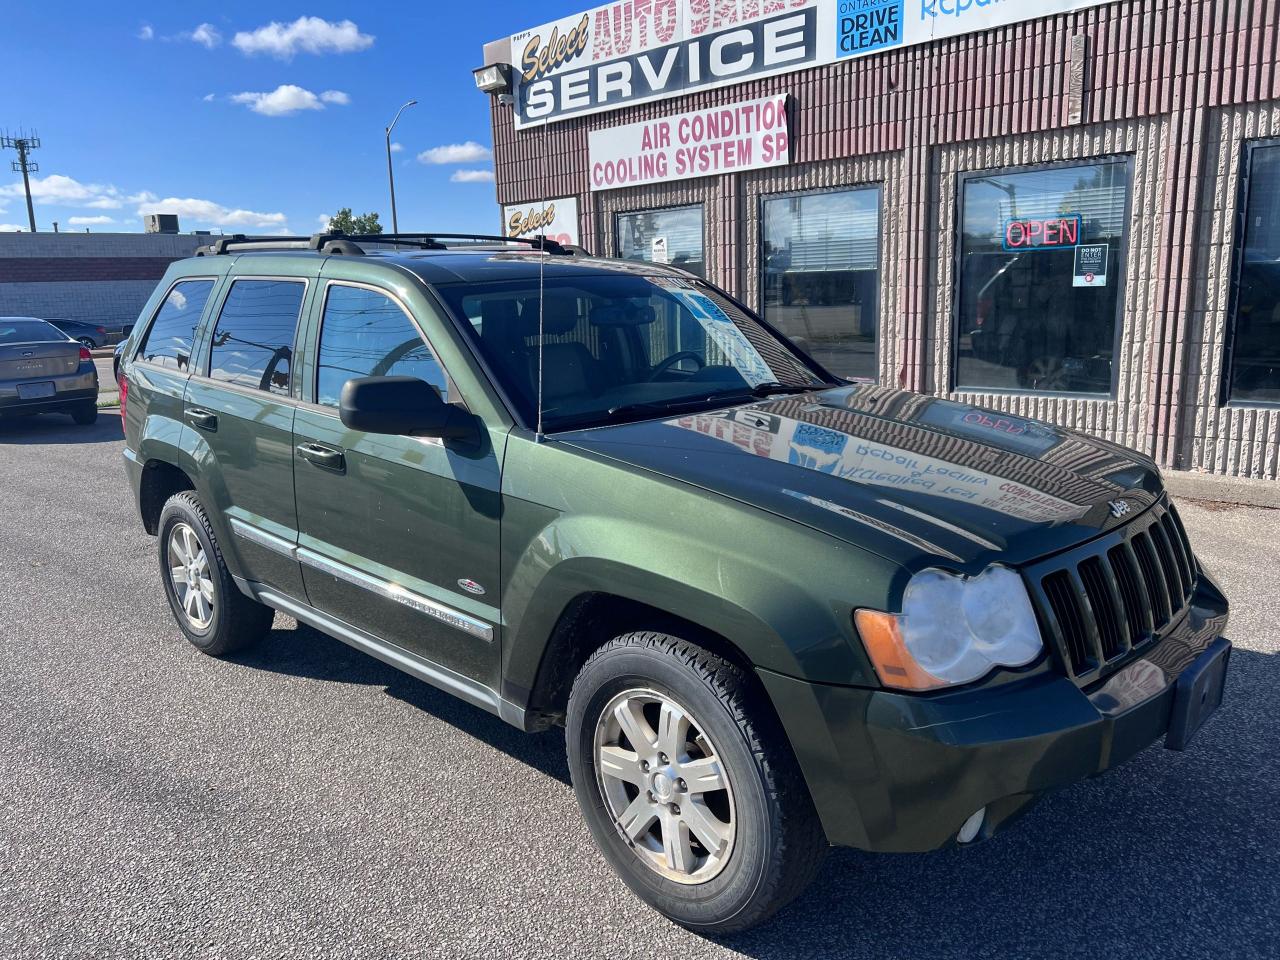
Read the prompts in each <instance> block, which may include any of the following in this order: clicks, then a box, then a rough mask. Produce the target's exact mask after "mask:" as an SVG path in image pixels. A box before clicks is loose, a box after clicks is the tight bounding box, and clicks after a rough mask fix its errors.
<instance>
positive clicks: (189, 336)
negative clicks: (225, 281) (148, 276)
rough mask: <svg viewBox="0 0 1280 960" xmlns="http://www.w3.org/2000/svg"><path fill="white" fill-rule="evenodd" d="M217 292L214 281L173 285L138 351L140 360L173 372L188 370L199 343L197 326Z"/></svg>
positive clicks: (190, 281)
mask: <svg viewBox="0 0 1280 960" xmlns="http://www.w3.org/2000/svg"><path fill="white" fill-rule="evenodd" d="M212 291H213V281H212V280H182V281H180V282H178V283H175V284H174V285H173V289H172V290H170V291H169V295H168V296H167V297H165V298H164V303H162V304H161V305H160V312H159V313H157V314H156V319H155V321H154V322H153V323H152V324H151V329H150V330H148V331H147V338H146V339H145V340H144V341H143V342H142V347H141V348H140V349H139V351H138V359H139V360H146V361H148V362H149V363H155V364H158V365H160V366H162V367H168V368H169V369H171V370H186V369H187V366H188V364H190V362H191V345H192V344H193V343H194V342H195V337H196V324H198V323H199V322H200V315H201V314H202V313H204V305H205V302H206V301H208V299H209V294H210V293H211V292H212Z"/></svg>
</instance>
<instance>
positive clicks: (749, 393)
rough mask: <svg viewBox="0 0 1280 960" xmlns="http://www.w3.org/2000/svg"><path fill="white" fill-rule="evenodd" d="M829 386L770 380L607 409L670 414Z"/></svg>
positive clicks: (616, 413)
mask: <svg viewBox="0 0 1280 960" xmlns="http://www.w3.org/2000/svg"><path fill="white" fill-rule="evenodd" d="M830 386H831V384H829V383H806V384H800V385H792V384H786V383H779V382H778V381H776V380H770V381H769V382H767V383H757V384H756V385H755V386H754V387H748V388H747V389H745V390H743V389H741V388H739V387H735V388H734V389H732V390H723V391H720V392H717V393H709V394H706V395H705V396H701V397H686V398H683V399H675V400H643V401H640V402H638V403H623V404H620V405H618V406H616V407H610V408H609V416H611V417H616V416H618V415H619V414H628V413H664V412H665V413H671V412H675V411H677V410H687V409H689V408H691V407H700V406H703V405H704V404H708V403H715V402H717V401H732V400H740V401H744V402H745V401H749V400H754V399H757V398H759V397H768V396H772V395H773V394H775V393H807V392H809V391H811V390H826V389H828V388H829V387H830Z"/></svg>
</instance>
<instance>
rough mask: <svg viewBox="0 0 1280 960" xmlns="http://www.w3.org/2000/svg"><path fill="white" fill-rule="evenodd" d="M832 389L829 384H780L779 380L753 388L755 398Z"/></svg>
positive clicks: (752, 393) (759, 384)
mask: <svg viewBox="0 0 1280 960" xmlns="http://www.w3.org/2000/svg"><path fill="white" fill-rule="evenodd" d="M830 388H831V384H829V383H798V384H797V383H779V382H778V381H777V380H770V381H768V382H767V383H757V384H756V385H755V386H754V387H752V388H751V395H752V396H753V397H771V396H773V395H774V394H775V393H809V392H811V391H813V390H828V389H830Z"/></svg>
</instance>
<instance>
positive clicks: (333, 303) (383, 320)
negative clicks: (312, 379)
mask: <svg viewBox="0 0 1280 960" xmlns="http://www.w3.org/2000/svg"><path fill="white" fill-rule="evenodd" d="M354 377H417V378H418V379H420V380H425V381H427V383H430V384H431V385H432V386H434V387H435V388H436V389H437V390H439V391H440V395H441V396H442V397H447V383H448V381H447V379H446V377H445V373H444V368H443V367H441V366H440V363H439V361H437V360H436V358H435V355H434V354H432V352H431V348H430V347H429V346H427V344H426V343H425V342H424V341H423V339H422V335H421V334H419V333H418V328H417V327H415V326H414V325H413V321H412V320H410V319H409V317H408V316H407V315H406V314H405V312H404V311H403V310H401V309H400V307H399V306H398V305H397V304H396V302H395V301H394V300H392V299H391V298H390V297H388V296H386V295H385V294H381V293H378V292H377V291H376V290H366V289H365V288H363V287H347V286H342V285H340V284H335V285H333V286H331V287H329V295H328V297H326V298H325V304H324V320H323V321H322V323H321V327H320V350H319V354H318V357H317V361H316V402H317V403H322V404H324V405H326V406H330V407H336V406H337V405H338V397H339V396H340V395H341V393H342V386H343V384H345V383H346V382H347V381H348V380H350V379H352V378H354Z"/></svg>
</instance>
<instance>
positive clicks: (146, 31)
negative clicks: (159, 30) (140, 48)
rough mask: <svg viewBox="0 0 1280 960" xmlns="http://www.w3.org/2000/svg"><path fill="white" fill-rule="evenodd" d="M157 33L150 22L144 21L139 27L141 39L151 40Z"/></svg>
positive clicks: (139, 37)
mask: <svg viewBox="0 0 1280 960" xmlns="http://www.w3.org/2000/svg"><path fill="white" fill-rule="evenodd" d="M155 35H156V32H155V31H154V30H152V29H151V24H149V23H144V24H143V25H142V26H140V27H139V28H138V39H139V40H150V39H151V38H152V37H154V36H155Z"/></svg>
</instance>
